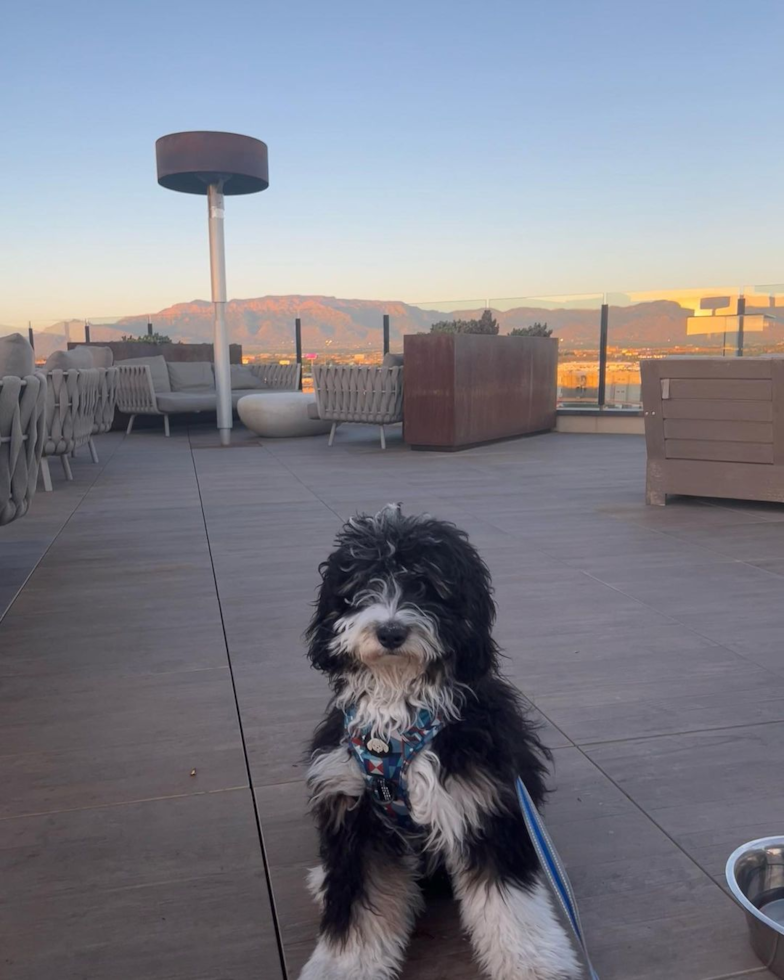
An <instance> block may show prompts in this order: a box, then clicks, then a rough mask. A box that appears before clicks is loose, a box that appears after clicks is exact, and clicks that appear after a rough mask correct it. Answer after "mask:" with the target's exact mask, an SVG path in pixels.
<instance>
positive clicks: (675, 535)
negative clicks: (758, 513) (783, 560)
mask: <svg viewBox="0 0 784 980" xmlns="http://www.w3.org/2000/svg"><path fill="white" fill-rule="evenodd" d="M782 523H784V518H782V520H781V521H765V520H762V521H743V522H741V523H738V524H730V525H728V526H729V527H733V528H737V527H740V528H743V527H749V526H754V527H760V526H761V525H764V526H768V525H770V524H782ZM725 526H726V525H725ZM655 530H656V531H657V532H659V533H660V534H663V535H665V536H666V537H668V538H672V540H673V541H678V542H679V543H680V544H689V545H691V546H692V547H694V548H701V549H705V550H706V551H710V552H711V553H712V554H716V555H724V557H725V558H730V557H731V556H729V555H727V554H726V552H721V551H717V550H715V549H714V548H713V547H711V545H708V544H704V543H703V542H701V541H700V542H699V544H698V543H695V542H694V541H692V540H691V539H690V538H686V539H683V538H681V537H680V536H679V534H678V533H677V532H678V531H683V530H684V529H683V528H671V529H670V530H663V529H660V528H656V529H655ZM705 530H712V528H706V529H705ZM766 559H767V560H772V561H775V560H776V558H775V556H771V555H760V556H758V557H756V558H734V559H732V560H733V561H736V562H740V563H741V564H743V565H750V567H752V568H758V567H759V566H758V565H751V564H750V563H751V562H752V561H765V560H766ZM760 570H761V571H765V569H760ZM769 574H771V575H773V574H775V573H773V572H771V573H769Z"/></svg>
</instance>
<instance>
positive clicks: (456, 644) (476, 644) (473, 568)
mask: <svg viewBox="0 0 784 980" xmlns="http://www.w3.org/2000/svg"><path fill="white" fill-rule="evenodd" d="M445 545H446V547H447V549H448V553H449V561H450V570H451V573H452V576H453V580H454V582H455V584H456V585H457V591H458V610H457V612H458V616H457V622H456V623H455V627H454V634H453V637H452V651H453V655H454V671H455V677H456V679H457V680H458V681H460V682H462V683H465V684H470V683H471V682H472V681H476V680H478V679H479V678H480V677H484V676H485V675H486V674H488V673H489V672H490V671H492V670H494V669H495V667H496V665H497V662H498V647H497V646H496V643H495V641H494V640H493V623H494V621H495V602H494V601H493V586H492V581H491V578H490V570H489V569H488V567H487V565H486V564H485V563H484V561H483V560H482V558H481V557H480V555H479V552H478V551H477V550H476V548H474V546H473V545H472V544H471V543H470V542H469V541H468V537H467V535H465V534H464V533H463V532H462V531H459V530H457V529H454V531H453V532H452V533H449V534H447V536H446V541H445Z"/></svg>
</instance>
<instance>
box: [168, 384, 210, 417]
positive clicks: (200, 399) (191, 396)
mask: <svg viewBox="0 0 784 980" xmlns="http://www.w3.org/2000/svg"><path fill="white" fill-rule="evenodd" d="M155 401H156V402H157V403H158V410H159V411H161V412H167V413H171V414H176V413H177V412H214V411H215V407H216V395H215V391H214V389H213V390H212V391H205V390H203V389H202V390H201V391H167V392H164V393H163V394H161V395H156V398H155Z"/></svg>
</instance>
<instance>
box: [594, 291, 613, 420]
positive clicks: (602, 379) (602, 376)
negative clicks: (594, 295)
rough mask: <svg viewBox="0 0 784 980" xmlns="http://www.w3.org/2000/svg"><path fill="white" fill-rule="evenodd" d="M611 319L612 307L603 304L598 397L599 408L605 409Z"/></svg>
mask: <svg viewBox="0 0 784 980" xmlns="http://www.w3.org/2000/svg"><path fill="white" fill-rule="evenodd" d="M609 319H610V307H609V306H608V305H607V303H602V318H601V325H600V327H599V391H598V395H597V401H598V403H599V408H604V402H605V392H606V389H607V327H608V323H609Z"/></svg>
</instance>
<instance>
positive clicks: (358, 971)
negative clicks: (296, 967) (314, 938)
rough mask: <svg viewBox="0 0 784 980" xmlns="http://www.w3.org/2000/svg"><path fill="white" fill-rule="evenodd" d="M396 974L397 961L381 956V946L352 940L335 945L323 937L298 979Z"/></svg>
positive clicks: (379, 978)
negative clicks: (338, 945)
mask: <svg viewBox="0 0 784 980" xmlns="http://www.w3.org/2000/svg"><path fill="white" fill-rule="evenodd" d="M397 975H398V968H397V965H396V964H395V962H394V961H391V958H388V957H382V956H379V950H378V949H374V948H373V947H372V946H367V947H365V948H360V947H359V946H357V945H356V944H353V943H351V942H349V943H348V944H347V945H346V946H341V947H339V948H333V947H331V946H330V945H329V943H327V942H326V941H325V940H324V938H323V937H322V938H321V939H319V941H318V945H317V946H316V948H315V950H314V951H313V955H312V956H311V957H310V959H309V960H308V962H307V963H306V964H305V966H304V968H303V970H302V973H300V975H299V980H394V978H395V977H397Z"/></svg>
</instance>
